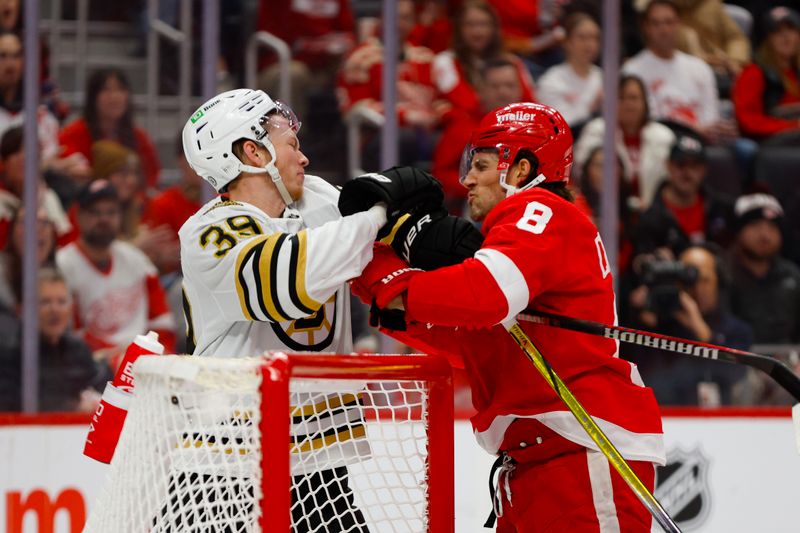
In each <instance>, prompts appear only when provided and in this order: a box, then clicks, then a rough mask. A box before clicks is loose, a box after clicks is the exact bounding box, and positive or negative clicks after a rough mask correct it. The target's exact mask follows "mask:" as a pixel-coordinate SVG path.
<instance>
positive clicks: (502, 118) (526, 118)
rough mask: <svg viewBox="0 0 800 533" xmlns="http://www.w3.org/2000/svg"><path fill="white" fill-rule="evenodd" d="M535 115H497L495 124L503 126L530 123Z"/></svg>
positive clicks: (517, 113)
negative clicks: (510, 123)
mask: <svg viewBox="0 0 800 533" xmlns="http://www.w3.org/2000/svg"><path fill="white" fill-rule="evenodd" d="M535 117H536V115H535V114H534V113H526V112H524V111H515V112H513V113H501V114H498V115H497V123H498V124H503V123H505V122H530V121H532V120H533V119H534V118H535Z"/></svg>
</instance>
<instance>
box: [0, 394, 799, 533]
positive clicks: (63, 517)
mask: <svg viewBox="0 0 800 533" xmlns="http://www.w3.org/2000/svg"><path fill="white" fill-rule="evenodd" d="M736 413H737V412H731V411H727V412H726V413H725V415H724V416H707V415H708V414H709V413H708V412H702V411H691V410H683V411H681V413H678V414H679V415H680V416H666V417H665V418H664V430H665V434H666V448H667V454H668V464H667V465H666V466H665V467H663V468H660V469H659V471H658V481H657V487H656V496H657V497H658V499H659V501H660V502H661V503H662V505H663V506H664V507H665V509H666V510H667V511H668V512H669V513H670V515H671V516H672V517H673V518H674V519H675V520H676V521H677V522H678V524H679V526H680V527H681V529H682V530H683V531H684V532H692V531H701V532H703V533H736V532H752V531H769V532H770V533H790V532H791V533H796V532H797V531H798V526H797V519H796V515H795V512H796V511H795V509H796V507H797V503H798V501H800V499H799V498H800V481H798V480H800V456H798V454H797V449H796V446H795V442H794V435H793V429H792V424H791V419H790V418H789V416H788V409H787V410H786V413H785V414H784V413H783V411H781V412H780V413H779V415H778V416H775V413H773V414H772V415H771V416H763V415H761V416H758V415H757V413H756V412H744V411H741V412H738V413H739V414H738V415H737V414H736ZM732 414H733V415H736V416H731V415H732ZM698 415H703V416H698ZM41 420H42V421H43V422H42V423H39V424H33V425H32V424H31V423H30V421H28V422H26V423H15V422H14V419H13V418H9V417H6V419H0V457H2V460H0V498H1V499H0V530H2V531H5V532H7V533H78V532H80V531H82V529H83V524H84V522H85V520H86V517H87V516H88V514H89V512H90V511H91V506H92V504H93V502H94V501H95V498H96V497H97V495H98V494H99V492H100V490H101V487H102V484H103V482H104V477H105V473H106V470H107V468H108V467H107V466H106V465H102V464H100V463H97V462H95V461H92V460H90V459H87V458H85V457H84V456H83V455H82V453H81V451H82V449H83V444H84V439H85V437H86V429H87V423H86V421H83V420H82V419H80V417H78V418H76V417H74V416H67V417H64V418H62V419H59V418H58V416H57V415H56V416H50V417H43V418H42V419H41ZM493 459H494V458H493V457H491V456H489V455H488V454H487V453H486V452H485V451H483V450H482V449H480V448H479V447H478V445H477V444H476V443H475V439H474V437H473V435H472V430H471V428H470V426H469V422H468V421H466V420H458V421H456V427H455V476H456V478H455V491H456V493H455V506H456V508H455V513H456V532H457V533H483V532H485V531H488V530H486V529H484V528H483V523H484V521H485V520H486V517H487V516H488V513H489V511H490V509H491V503H490V501H489V494H488V481H487V479H488V472H489V468H490V466H491V464H492V462H493ZM654 531H659V529H658V526H655V527H654Z"/></svg>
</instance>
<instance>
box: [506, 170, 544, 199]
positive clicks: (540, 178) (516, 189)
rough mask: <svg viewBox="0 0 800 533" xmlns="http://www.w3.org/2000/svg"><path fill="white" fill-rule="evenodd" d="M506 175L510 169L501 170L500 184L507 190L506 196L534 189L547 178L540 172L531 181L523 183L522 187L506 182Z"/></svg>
mask: <svg viewBox="0 0 800 533" xmlns="http://www.w3.org/2000/svg"><path fill="white" fill-rule="evenodd" d="M506 176H508V169H506V170H501V171H500V186H501V187H502V188H504V189H505V190H506V198H508V197H509V196H511V195H514V194H517V193H518V192H522V191H527V190H528V189H533V188H534V187H536V186H537V185H539V184H540V183H542V182H544V181H545V180H546V179H547V178H546V177H545V175H544V174H539V175H538V176H536V177H535V178H533V179H532V180H531V181H529V182H528V183H526V184H525V185H523V186H522V187H515V186H514V185H510V184H509V183H507V182H506Z"/></svg>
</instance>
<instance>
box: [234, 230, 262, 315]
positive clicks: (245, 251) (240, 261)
mask: <svg viewBox="0 0 800 533" xmlns="http://www.w3.org/2000/svg"><path fill="white" fill-rule="evenodd" d="M267 237H268V236H267V235H264V236H261V237H256V238H254V239H251V240H250V241H248V242H247V243H246V244H245V245H244V246H243V247H242V249H241V250H239V254H238V255H237V256H236V294H237V295H238V296H239V305H240V306H241V308H242V314H243V315H244V317H245V318H246V319H247V320H258V319H257V318H256V317H255V316H253V313H252V312H251V308H252V303H251V302H250V297H249V294H250V291H249V290H248V287H247V281H246V280H247V279H248V277H247V275H246V273H245V272H243V271H242V268H244V265H245V264H246V259H247V258H248V257H249V256H250V254H251V253H252V251H253V248H255V247H256V246H257V245H259V244H261V243H262V242H264V240H266V239H267Z"/></svg>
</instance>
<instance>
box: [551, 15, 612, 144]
mask: <svg viewBox="0 0 800 533" xmlns="http://www.w3.org/2000/svg"><path fill="white" fill-rule="evenodd" d="M564 29H565V31H566V32H567V38H566V40H565V41H564V45H563V46H564V52H565V54H566V61H564V62H563V63H560V64H558V65H554V66H553V67H550V69H548V70H547V72H545V73H544V75H543V76H542V77H541V79H539V101H540V102H541V103H543V104H546V105H549V106H550V107H553V108H555V109H557V110H558V111H559V112H560V113H561V115H562V116H563V117H564V119H565V120H566V121H567V123H569V125H570V127H571V128H573V129H574V128H575V126H576V125H578V124H583V123H585V122H586V121H587V120H589V119H590V118H591V117H592V115H594V114H595V113H597V112H598V111H599V110H600V105H601V104H602V103H603V72H602V70H600V67H598V66H597V65H595V64H594V62H595V61H597V58H598V55H599V53H600V26H598V24H597V22H596V21H595V20H594V19H593V18H592V17H591V16H590V15H588V14H586V13H582V12H576V13H572V14H571V15H569V16H568V17H567V19H566V20H565V21H564Z"/></svg>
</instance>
